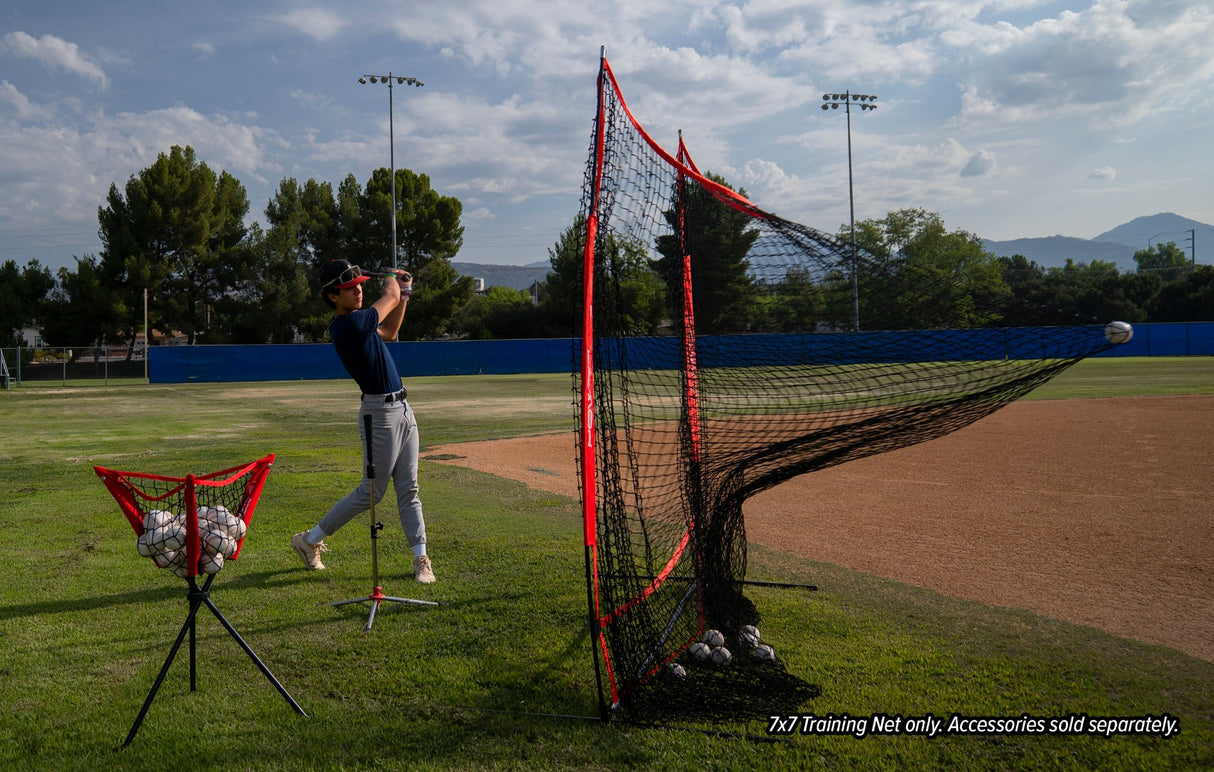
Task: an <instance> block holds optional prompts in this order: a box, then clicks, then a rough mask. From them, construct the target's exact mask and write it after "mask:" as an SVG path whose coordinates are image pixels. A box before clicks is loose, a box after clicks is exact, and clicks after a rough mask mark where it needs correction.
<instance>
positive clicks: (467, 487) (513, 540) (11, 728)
mask: <svg viewBox="0 0 1214 772" xmlns="http://www.w3.org/2000/svg"><path fill="white" fill-rule="evenodd" d="M408 385H409V393H410V401H411V402H412V404H413V406H414V410H415V411H416V413H417V415H418V420H419V422H420V425H421V429H422V440H423V447H426V446H433V445H438V444H446V443H452V442H463V441H470V440H484V439H493V438H502V437H510V436H517V435H523V434H536V433H541V432H552V431H561V430H570V431H572V426H573V406H572V394H571V391H570V388H569V387H570V380H569V378H568V376H513V377H490V376H485V377H453V378H426V379H412V380H410V382H409V384H408ZM1177 393H1204V394H1209V393H1214V358H1210V359H1155V360H1146V359H1100V360H1089V361H1086V362H1083V363H1080V364H1079V365H1078V366H1076V367H1075V368H1073V369H1072V370H1070V371H1068V372H1067V373H1066V374H1065V375H1064V376H1062V377H1061V378H1059V379H1057V380H1056V381H1054V382H1053V383H1051V384H1049V385H1047V386H1045V387H1043V388H1042V389H1041V390H1039V391H1038V392H1036V393H1035V394H1034V398H1053V399H1059V398H1075V397H1103V396H1116V395H1144V394H1177ZM355 412H356V390H355V389H354V388H353V387H352V385H351V384H350V383H349V382H341V381H325V382H291V383H265V384H203V385H172V386H165V385H146V384H141V383H130V384H125V383H124V384H120V385H111V386H109V387H96V386H80V387H77V386H76V385H75V384H73V383H70V382H69V385H68V386H67V387H64V386H61V385H59V384H54V385H47V386H38V387H36V388H35V387H22V388H20V389H17V390H14V391H10V392H0V469H3V481H4V490H5V493H6V495H5V496H3V497H2V498H0V529H2V531H0V532H2V533H3V535H4V545H5V551H4V558H3V562H2V563H0V704H2V705H3V706H4V711H3V713H2V714H0V768H2V769H5V770H47V769H55V770H77V769H78V770H95V769H99V768H105V769H116V770H125V769H137V770H143V769H147V770H153V769H155V770H161V769H220V768H222V769H249V770H313V769H342V770H353V769H621V768H637V769H687V770H703V769H737V770H756V769H763V770H768V769H805V768H833V769H838V768H843V769H850V768H866V769H902V768H965V769H971V768H991V769H1011V768H1015V769H1096V768H1100V769H1125V768H1134V769H1210V768H1214V664H1212V663H1209V662H1205V661H1202V660H1198V659H1195V658H1192V657H1188V656H1186V655H1183V654H1180V653H1178V652H1176V651H1173V650H1170V649H1165V648H1162V647H1157V646H1150V645H1146V644H1141V643H1138V642H1135V641H1129V640H1126V639H1122V638H1117V637H1114V636H1111V635H1108V634H1105V633H1103V632H1100V631H1098V630H1095V629H1092V628H1088V627H1080V626H1076V625H1071V624H1067V623H1064V622H1059V621H1056V620H1052V619H1048V618H1045V617H1041V616H1037V615H1034V614H1031V613H1029V612H1024V611H1019V610H1014V609H1006V608H993V607H988V606H984V605H981V604H976V603H971V602H964V601H959V600H955V599H952V598H949V597H946V596H943V595H940V594H938V593H935V592H931V591H928V590H924V589H921V588H917V587H914V586H910V585H905V584H900V583H897V582H892V581H888V580H884V579H881V578H878V577H874V576H872V575H868V574H862V573H857V572H853V571H848V570H845V569H842V568H839V567H837V566H833V565H829V564H824V563H815V562H812V561H807V560H804V559H801V558H797V557H795V556H792V555H790V554H788V553H783V552H780V551H777V550H773V549H764V548H760V547H757V546H755V545H752V546H751V548H750V576H751V577H753V578H756V579H765V580H775V581H784V582H793V583H796V582H812V583H814V584H817V585H818V586H819V587H820V588H821V590H820V591H819V592H816V593H808V592H804V591H800V590H788V589H779V588H773V587H754V588H751V589H750V590H749V592H748V594H749V595H750V597H751V598H752V599H753V600H754V601H755V603H756V605H757V606H758V608H759V610H760V611H761V613H762V614H763V617H764V624H765V625H768V626H770V627H772V628H774V629H779V630H780V631H781V637H780V647H779V653H780V655H781V657H782V658H783V659H784V661H785V663H786V665H787V666H788V668H789V669H790V670H791V671H792V672H794V673H797V674H798V675H801V676H802V677H803V678H805V679H806V680H808V681H810V682H812V683H815V684H818V685H819V686H820V687H821V688H822V696H821V697H819V698H817V699H816V700H813V701H812V702H811V703H810V704H807V705H806V706H805V708H804V709H805V710H806V711H812V712H814V713H816V714H817V715H820V716H825V715H828V714H834V715H836V716H839V715H842V714H847V715H848V716H851V717H861V718H866V717H870V716H872V715H874V714H885V715H890V716H899V715H900V716H903V717H904V718H907V719H909V718H911V717H922V716H926V715H927V714H931V715H932V716H934V717H937V718H942V719H943V720H944V721H945V724H946V725H947V723H948V720H949V718H950V717H951V716H952V715H953V714H960V715H964V716H991V717H1006V718H1019V717H1021V716H1023V715H1026V714H1027V715H1029V716H1037V717H1046V718H1048V717H1060V718H1061V717H1066V716H1069V715H1071V714H1076V715H1086V716H1088V717H1096V716H1139V717H1141V716H1147V715H1152V716H1160V715H1161V714H1167V715H1169V716H1171V717H1174V718H1176V719H1177V720H1178V721H1179V726H1180V733H1179V734H1178V735H1176V736H1175V737H1172V738H1170V739H1162V738H1160V737H1159V736H1158V735H1156V736H1147V737H1141V736H1113V737H1108V738H1106V737H1103V736H1099V735H1096V736H1093V735H1092V734H1079V735H1077V734H1063V735H1058V736H1044V735H1015V734H988V735H982V736H940V737H935V738H931V739H928V738H926V737H923V736H916V735H914V734H907V733H902V734H893V735H871V734H870V736H866V737H864V738H863V739H860V738H857V737H854V736H837V737H819V736H803V735H800V734H799V733H794V734H793V735H792V736H791V737H787V738H773V737H769V736H768V735H767V734H766V731H765V730H766V726H765V725H763V724H762V723H751V724H743V725H728V726H721V727H715V730H719V731H701V730H698V729H695V728H683V729H678V728H668V729H649V728H638V727H630V726H625V725H622V724H619V723H612V724H608V725H603V724H601V723H599V722H598V721H597V718H596V716H597V691H596V687H595V684H594V673H593V667H592V663H591V659H590V650H589V641H588V635H587V628H586V621H585V608H586V600H585V584H584V582H585V580H584V573H583V572H584V568H583V563H582V548H581V534H580V522H579V516H578V511H577V505H576V502H575V501H573V500H571V499H566V498H562V497H559V496H555V495H553V494H547V493H541V492H537V491H534V490H530V489H527V488H525V487H523V486H522V485H520V484H518V483H514V482H510V481H505V480H501V479H498V478H494V477H492V476H489V475H485V474H481V473H476V472H473V471H470V470H465V469H461V468H458V467H449V466H445V465H441V464H436V463H430V462H423V465H422V486H423V490H422V497H423V501H424V503H425V507H426V513H427V526H428V528H427V530H428V532H429V538H430V552H431V555H432V556H433V559H434V564H435V571H436V573H437V574H438V577H439V581H438V583H437V584H434V585H430V586H421V585H417V584H415V583H413V582H412V580H411V579H410V578H409V574H410V561H409V557H410V556H409V554H408V547H407V545H405V544H404V540H403V537H402V536H401V533H400V528H399V525H398V524H397V521H396V518H395V513H394V511H392V504H391V503H390V502H391V501H392V497H391V496H389V497H387V498H386V499H385V500H384V504H383V505H381V507H380V511H379V515H380V519H381V520H383V522H384V523H385V526H386V527H385V530H384V531H383V536H382V538H381V539H380V540H379V566H380V574H381V575H380V578H381V582H382V584H383V586H384V590H385V592H386V593H388V594H389V595H403V596H406V597H411V598H418V599H424V600H438V601H441V602H442V603H443V604H444V605H442V606H440V607H421V606H412V605H410V606H386V607H384V608H383V609H381V610H380V612H379V614H378V615H377V616H376V621H375V625H374V628H373V630H372V632H371V633H370V634H364V633H363V631H362V630H363V625H364V623H365V621H366V618H367V611H366V609H365V608H363V607H362V606H357V605H352V606H345V607H341V608H332V607H329V606H326V605H324V604H326V603H328V602H331V601H335V600H342V599H346V598H354V597H360V596H363V595H365V594H367V592H368V591H369V590H370V589H371V586H370V585H371V577H370V544H369V540H368V538H367V529H366V527H365V524H363V523H362V522H361V521H358V520H356V521H354V522H353V523H351V524H350V526H348V527H347V528H345V529H344V530H342V531H341V532H339V533H338V534H336V535H335V536H333V537H331V538H330V539H329V540H328V543H329V545H330V547H331V548H332V552H330V553H328V554H327V555H326V556H325V561H326V563H327V564H328V566H329V570H327V571H324V572H319V573H312V572H305V571H304V570H302V568H301V566H300V564H299V560H298V558H297V557H296V555H295V554H294V553H293V552H292V551H291V550H290V548H289V546H288V544H287V542H288V540H289V538H290V535H291V534H292V533H294V532H295V531H299V530H302V529H304V528H306V527H309V526H311V525H312V524H314V523H315V521H316V520H317V518H318V517H319V516H320V515H321V514H322V513H323V512H324V510H325V509H327V507H328V506H329V505H330V504H331V503H332V502H333V501H335V500H336V499H337V498H339V497H340V496H342V495H344V494H345V493H346V492H347V491H348V490H349V489H350V488H351V487H352V486H354V485H355V484H356V483H357V480H358V475H359V466H360V463H361V462H360V456H359V449H358V444H357V442H358V440H357V430H356V427H355ZM571 444H572V440H571ZM267 453H275V454H277V461H276V463H275V465H274V470H273V472H272V473H271V475H270V478H269V480H268V482H267V484H266V488H265V492H264V494H263V496H262V499H261V503H260V505H259V507H258V510H257V513H256V515H255V517H254V520H253V523H252V526H251V527H250V530H249V534H248V536H247V538H246V541H245V545H244V550H243V552H242V554H241V557H240V559H239V560H238V561H236V562H233V563H231V564H229V566H228V567H226V568H225V569H224V571H223V572H221V573H220V574H219V575H218V577H217V579H216V580H215V583H214V585H213V587H212V600H213V601H214V602H215V604H216V606H217V607H218V608H219V609H220V611H222V612H223V614H224V615H225V616H226V617H227V619H228V620H229V621H230V622H231V624H232V625H233V626H234V627H235V628H236V630H238V631H239V632H240V634H241V635H242V636H243V637H244V639H245V640H246V641H247V642H248V644H249V645H250V646H251V647H252V649H253V650H254V651H255V652H257V654H258V655H259V656H260V657H261V659H262V660H263V661H264V662H265V664H266V665H267V666H268V667H269V668H270V670H272V671H273V673H274V675H275V676H276V677H277V678H278V679H279V681H280V682H281V683H282V684H283V686H284V687H285V688H286V689H287V690H288V691H290V693H291V694H292V696H293V697H294V699H295V700H297V701H298V702H299V704H300V705H301V706H302V707H303V709H304V710H305V711H307V713H308V716H307V717H300V716H297V715H296V714H295V713H294V712H292V711H291V709H290V707H289V705H288V704H287V703H286V702H285V701H284V700H283V699H282V697H281V696H280V695H279V694H278V693H277V692H276V691H275V690H274V688H273V687H272V685H271V684H270V683H269V682H268V681H267V680H266V679H264V678H263V677H262V675H261V674H260V673H259V672H258V671H257V669H256V668H255V667H254V666H253V664H252V663H251V662H250V661H249V659H248V658H247V657H246V656H245V654H244V653H243V651H241V649H240V648H239V646H238V645H237V643H236V642H235V641H234V640H233V639H232V638H231V637H229V635H228V634H227V633H226V632H225V630H224V629H223V628H222V627H221V626H220V624H219V622H218V621H217V620H216V619H215V618H214V617H213V616H212V615H211V614H210V613H208V612H207V611H206V609H205V608H204V609H203V610H202V612H201V613H200V615H199V617H198V623H197V631H198V641H197V674H198V682H197V691H195V692H193V693H191V692H190V691H189V667H188V663H189V654H188V649H187V648H183V649H182V651H181V652H180V653H179V655H178V657H177V659H176V661H175V662H174V664H173V666H172V669H171V670H170V671H169V673H168V676H167V678H166V679H165V682H164V685H163V687H162V688H161V689H160V692H159V694H158V695H157V696H156V699H155V701H154V702H153V704H152V705H151V708H150V710H149V712H148V715H147V718H146V720H145V721H144V722H143V725H142V727H141V728H140V730H139V734H138V736H137V737H136V738H135V740H134V742H133V744H132V745H131V746H130V747H129V748H125V749H121V748H120V745H121V744H122V741H123V740H124V739H125V737H126V735H127V732H128V731H129V730H130V728H131V726H132V724H133V722H134V720H135V717H136V715H137V713H138V711H139V708H140V706H141V704H142V703H143V700H144V698H145V697H146V696H147V694H148V691H149V689H150V688H151V686H152V683H153V681H154V679H155V677H156V674H157V672H158V671H159V669H160V667H161V665H162V664H163V662H164V659H165V657H166V655H167V654H168V651H169V647H170V646H171V645H172V642H173V639H174V638H175V637H176V635H177V633H178V631H179V629H180V628H181V625H182V622H183V621H184V619H185V615H186V612H187V609H188V607H187V601H186V596H185V591H184V587H185V586H184V584H183V582H182V581H181V580H180V579H177V578H176V577H174V576H172V575H170V574H168V573H167V572H164V571H158V570H156V569H155V568H154V566H153V565H152V563H151V562H150V561H148V560H146V559H144V558H141V557H139V556H138V555H137V553H136V552H135V538H134V533H133V532H132V531H131V529H130V527H129V525H128V524H127V523H126V520H125V519H124V518H123V516H122V515H121V513H120V512H119V510H118V508H117V506H116V505H115V504H114V502H113V500H112V498H110V496H109V494H108V493H107V492H106V491H105V489H104V487H103V486H102V484H101V482H100V480H99V479H98V478H97V477H96V475H95V474H94V472H93V466H94V465H103V466H108V467H112V468H117V469H124V470H132V471H141V472H155V473H163V474H171V475H181V474H184V473H186V472H195V473H205V472H211V471H216V470H219V469H223V468H227V467H230V466H234V465H236V464H238V463H242V462H245V461H251V460H254V459H256V458H260V457H261V456H263V455H265V454H267ZM423 455H424V452H423ZM570 463H571V464H572V463H573V460H572V458H571V459H570ZM701 729H703V728H701Z"/></svg>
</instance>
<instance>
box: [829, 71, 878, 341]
mask: <svg viewBox="0 0 1214 772" xmlns="http://www.w3.org/2000/svg"><path fill="white" fill-rule="evenodd" d="M876 101H877V97H876V95H874V94H853V93H851V92H850V91H844V92H843V93H842V94H823V95H822V109H823V110H838V109H839V105H843V108H844V110H845V111H846V112H847V199H848V202H849V203H850V205H851V326H852V329H853V330H856V331H859V329H860V275H859V270H858V268H859V266H858V263H859V258H858V256H857V253H856V197H855V193H854V187H853V184H852V170H851V106H852V104H853V103H855V104H856V105H857V106H858V107H859V108H860V111H861V112H863V111H865V110H876V109H877V105H876Z"/></svg>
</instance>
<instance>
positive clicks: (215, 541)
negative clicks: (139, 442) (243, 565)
mask: <svg viewBox="0 0 1214 772" xmlns="http://www.w3.org/2000/svg"><path fill="white" fill-rule="evenodd" d="M273 463H274V455H273V454H270V455H268V456H266V457H265V458H263V459H260V460H258V461H254V462H252V463H249V464H244V465H242V466H237V467H232V468H231V469H224V470H222V471H219V472H212V473H210V474H204V475H193V474H188V475H185V476H184V477H169V476H165V475H157V474H145V473H141V472H120V471H117V470H114V469H107V468H105V467H101V466H97V467H93V470H94V471H95V472H96V473H97V476H98V477H100V478H101V480H102V482H104V483H105V487H106V489H108V490H109V492H110V494H111V495H112V496H113V497H114V500H115V501H117V502H118V507H119V509H121V510H122V514H123V515H125V516H126V519H127V522H129V523H130V524H131V527H132V528H133V529H134V530H135V549H136V550H137V551H138V553H139V554H140V555H141V556H143V557H145V558H149V559H150V560H152V562H153V563H155V564H156V566H157V567H159V568H163V569H166V570H168V571H171V572H172V573H174V574H176V575H177V576H180V577H181V578H183V579H186V580H188V581H193V578H194V577H196V576H199V575H205V576H208V577H209V576H214V575H215V574H217V573H218V572H219V571H220V570H222V569H223V566H224V563H225V561H231V560H235V559H236V558H238V557H239V556H240V550H241V547H243V546H244V537H245V533H246V531H247V530H248V526H249V523H250V521H251V520H252V519H253V510H254V509H256V508H257V501H258V499H259V498H260V497H261V489H262V486H264V485H265V481H266V477H267V475H269V473H270V466H271V465H272V464H273Z"/></svg>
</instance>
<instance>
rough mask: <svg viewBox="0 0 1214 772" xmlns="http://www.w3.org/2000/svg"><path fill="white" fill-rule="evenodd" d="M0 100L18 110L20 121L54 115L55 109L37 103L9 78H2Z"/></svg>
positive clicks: (39, 119) (46, 118) (45, 118)
mask: <svg viewBox="0 0 1214 772" xmlns="http://www.w3.org/2000/svg"><path fill="white" fill-rule="evenodd" d="M0 102H7V103H8V104H10V105H12V106H13V107H14V108H15V109H16V111H17V119H18V120H20V121H44V120H48V119H50V118H51V117H53V116H54V114H55V111H54V110H51V109H50V108H48V107H45V106H43V105H39V104H35V103H33V102H31V101H30V100H29V98H28V97H26V96H25V94H22V93H21V92H20V91H19V90H18V89H17V87H16V86H14V85H13V84H11V83H9V82H8V81H7V80H0Z"/></svg>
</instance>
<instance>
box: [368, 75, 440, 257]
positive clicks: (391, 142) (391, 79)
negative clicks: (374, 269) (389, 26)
mask: <svg viewBox="0 0 1214 772" xmlns="http://www.w3.org/2000/svg"><path fill="white" fill-rule="evenodd" d="M358 82H359V83H362V84H366V83H387V84H388V163H389V169H388V171H389V173H390V174H391V179H392V183H391V184H392V216H391V217H390V218H389V220H390V222H391V223H392V267H393V268H395V267H396V138H395V136H394V135H395V129H394V127H393V125H392V87H393V85H400V86H404V85H409V86H417V87H419V88H420V87H421V86H424V85H426V84H425V83H422V82H421V81H420V80H418V79H417V78H410V77H405V76H401V75H393V74H392V72H391V71H389V72H388V74H387V75H363V76H362V77H361V78H359V79H358Z"/></svg>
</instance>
